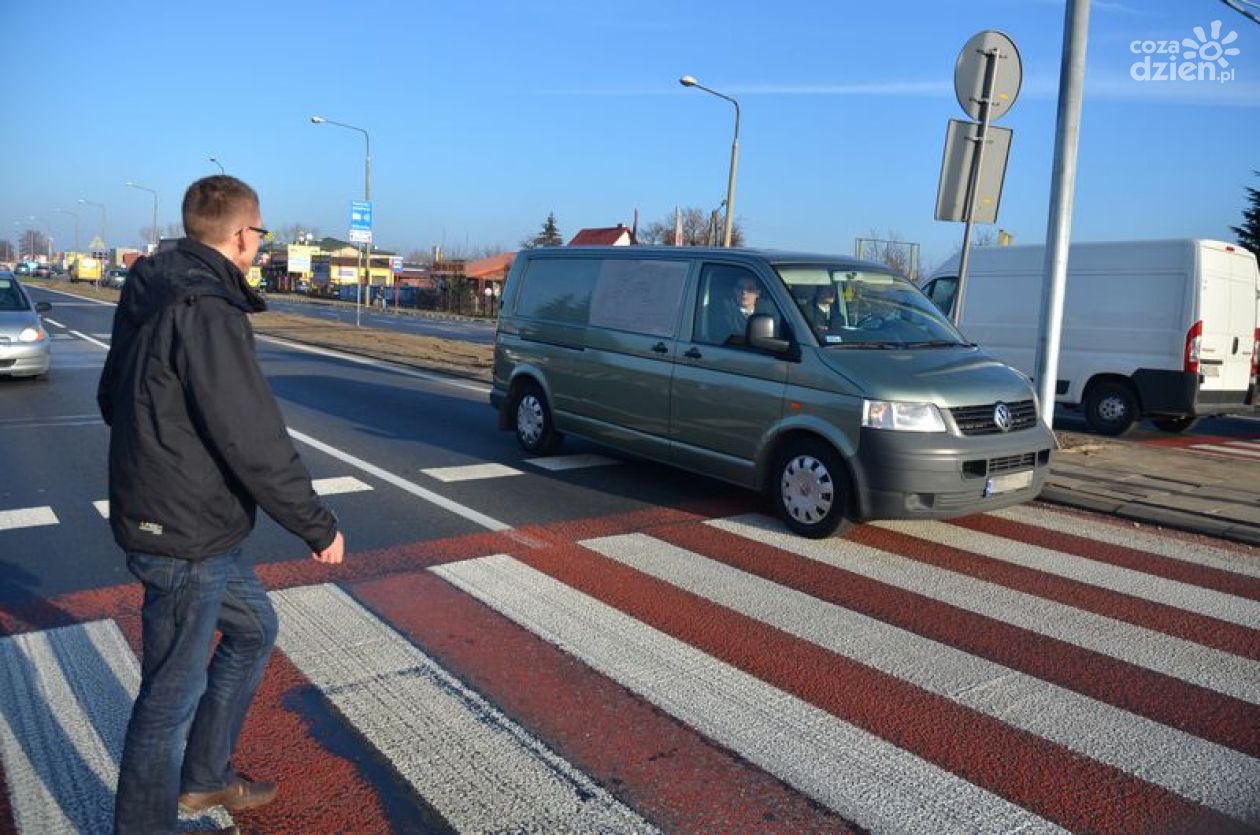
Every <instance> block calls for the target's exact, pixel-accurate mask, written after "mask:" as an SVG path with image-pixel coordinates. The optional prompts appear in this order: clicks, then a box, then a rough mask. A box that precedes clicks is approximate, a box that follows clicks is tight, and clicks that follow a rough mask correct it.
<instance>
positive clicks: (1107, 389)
mask: <svg viewBox="0 0 1260 835" xmlns="http://www.w3.org/2000/svg"><path fill="white" fill-rule="evenodd" d="M1137 418H1138V402H1137V397H1136V396H1134V394H1133V390H1132V389H1131V388H1129V386H1127V385H1125V384H1124V383H1121V382H1117V381H1114V380H1106V381H1103V382H1101V383H1096V384H1094V385H1092V386H1090V387H1089V391H1088V392H1087V393H1086V395H1085V420H1086V422H1087V423H1089V425H1090V427H1091V428H1092V429H1093V430H1094V431H1095V432H1097V433H1098V434H1100V435H1112V436H1115V435H1123V434H1124V433H1125V432H1127V431H1129V427H1131V426H1132V425H1133V422H1134V421H1136V420H1137Z"/></svg>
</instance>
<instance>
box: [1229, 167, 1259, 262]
mask: <svg viewBox="0 0 1260 835" xmlns="http://www.w3.org/2000/svg"><path fill="white" fill-rule="evenodd" d="M1252 173H1253V174H1255V175H1256V176H1258V177H1260V171H1253V172H1252ZM1247 199H1248V200H1250V201H1251V205H1249V206H1248V207H1247V208H1245V209H1243V222H1242V226H1231V227H1229V228H1230V229H1232V230H1233V231H1234V234H1235V235H1237V236H1238V243H1239V244H1241V245H1242V246H1245V247H1246V248H1247V249H1249V250H1251V251H1252V252H1254V253H1256V255H1257V256H1260V189H1255V188H1249V189H1247Z"/></svg>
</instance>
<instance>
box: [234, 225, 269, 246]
mask: <svg viewBox="0 0 1260 835" xmlns="http://www.w3.org/2000/svg"><path fill="white" fill-rule="evenodd" d="M246 229H248V230H249V231H251V232H257V233H258V240H260V241H262V242H264V243H267V242H270V241H271V238H272V235H271V232H270V231H269V230H267V229H263V228H262V227H261V226H244V227H242V228H240V229H238V230H237V234H240V233H241V232H244V231H245V230H246Z"/></svg>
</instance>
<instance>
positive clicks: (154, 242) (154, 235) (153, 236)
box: [127, 180, 157, 255]
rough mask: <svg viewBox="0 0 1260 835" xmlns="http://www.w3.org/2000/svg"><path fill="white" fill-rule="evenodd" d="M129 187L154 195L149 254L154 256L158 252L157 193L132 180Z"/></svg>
mask: <svg viewBox="0 0 1260 835" xmlns="http://www.w3.org/2000/svg"><path fill="white" fill-rule="evenodd" d="M127 185H129V186H131V187H132V188H138V189H140V190H141V191H147V192H148V193H149V194H152V195H153V226H152V227H151V228H150V230H149V239H150V241H149V245H150V246H151V247H152V249H151V250H150V251H149V254H150V255H152V254H153V253H154V252H157V192H156V191H155V190H153V189H151V188H149V187H148V186H142V185H140V184H139V183H133V182H131V181H130V180H128V181H127Z"/></svg>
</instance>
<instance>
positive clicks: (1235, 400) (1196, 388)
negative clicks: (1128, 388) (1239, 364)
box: [1133, 368, 1257, 416]
mask: <svg viewBox="0 0 1260 835" xmlns="http://www.w3.org/2000/svg"><path fill="white" fill-rule="evenodd" d="M1133 384H1134V385H1135V386H1136V387H1137V390H1138V399H1139V400H1140V401H1141V403H1142V414H1143V415H1176V416H1181V415H1237V414H1251V413H1253V412H1255V411H1257V404H1256V402H1255V394H1254V392H1253V390H1252V389H1238V390H1234V391H1213V390H1208V391H1204V390H1203V389H1202V388H1200V383H1199V375H1198V374H1191V373H1189V372H1186V371H1166V370H1163V369H1154V368H1139V369H1138V370H1137V371H1135V372H1133Z"/></svg>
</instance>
